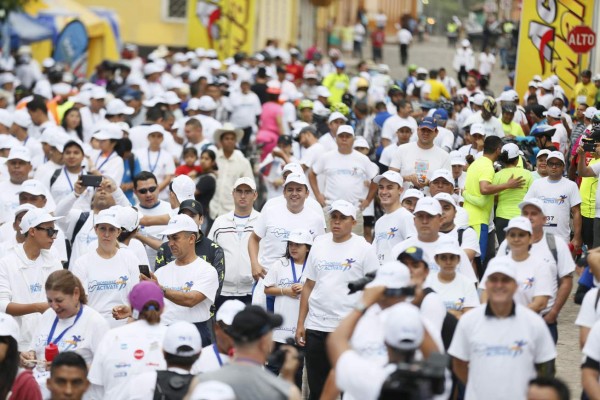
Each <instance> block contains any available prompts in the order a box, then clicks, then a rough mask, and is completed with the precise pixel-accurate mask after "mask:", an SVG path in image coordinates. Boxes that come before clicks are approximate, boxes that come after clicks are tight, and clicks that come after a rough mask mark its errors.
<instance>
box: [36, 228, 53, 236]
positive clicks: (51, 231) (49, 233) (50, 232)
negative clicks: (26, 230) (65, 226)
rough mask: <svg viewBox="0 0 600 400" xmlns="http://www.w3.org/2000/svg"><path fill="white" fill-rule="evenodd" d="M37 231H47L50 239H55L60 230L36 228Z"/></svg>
mask: <svg viewBox="0 0 600 400" xmlns="http://www.w3.org/2000/svg"><path fill="white" fill-rule="evenodd" d="M35 229H37V230H38V231H46V233H47V234H48V237H54V236H55V235H57V234H58V229H54V228H43V227H41V226H36V227H35Z"/></svg>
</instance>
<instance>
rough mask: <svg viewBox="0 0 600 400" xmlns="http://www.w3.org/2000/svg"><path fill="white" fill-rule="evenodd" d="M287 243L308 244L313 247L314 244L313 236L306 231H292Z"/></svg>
mask: <svg viewBox="0 0 600 400" xmlns="http://www.w3.org/2000/svg"><path fill="white" fill-rule="evenodd" d="M286 241H287V242H292V243H297V244H307V245H309V246H312V244H313V236H312V235H311V234H310V232H309V231H307V230H304V229H294V230H293V231H291V232H290V233H289V235H288V237H287V239H286Z"/></svg>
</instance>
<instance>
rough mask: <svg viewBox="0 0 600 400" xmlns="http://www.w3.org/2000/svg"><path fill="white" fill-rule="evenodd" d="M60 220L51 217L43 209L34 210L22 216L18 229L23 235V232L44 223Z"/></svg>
mask: <svg viewBox="0 0 600 400" xmlns="http://www.w3.org/2000/svg"><path fill="white" fill-rule="evenodd" d="M61 218H62V217H53V216H52V215H50V214H49V213H48V212H47V211H46V210H44V209H43V208H35V209H33V210H29V211H27V213H25V215H23V218H22V219H21V223H20V224H19V228H21V233H22V234H25V232H27V231H29V229H31V228H35V227H36V226H39V225H41V224H43V223H45V222H54V221H56V220H59V219H61Z"/></svg>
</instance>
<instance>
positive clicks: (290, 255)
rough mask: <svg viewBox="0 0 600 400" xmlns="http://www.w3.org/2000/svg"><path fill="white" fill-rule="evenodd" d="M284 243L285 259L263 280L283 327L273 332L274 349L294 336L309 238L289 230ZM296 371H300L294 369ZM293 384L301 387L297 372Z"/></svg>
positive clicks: (273, 367)
mask: <svg viewBox="0 0 600 400" xmlns="http://www.w3.org/2000/svg"><path fill="white" fill-rule="evenodd" d="M287 242H288V243H287V249H286V252H285V256H284V257H281V258H280V259H278V260H277V261H275V263H274V264H273V265H272V266H271V268H269V272H267V275H266V276H265V279H264V285H265V294H266V295H271V296H275V313H277V314H280V315H282V316H283V324H282V325H281V326H280V327H279V328H275V329H274V330H273V341H274V342H275V347H276V348H279V347H280V346H281V345H282V344H286V340H287V339H288V338H293V337H294V334H295V333H296V325H297V322H298V313H299V311H300V294H301V293H302V287H303V286H304V281H305V280H306V278H304V277H303V273H304V267H305V266H306V259H307V258H308V253H309V251H310V247H311V246H312V243H313V237H312V235H311V234H310V232H308V231H306V230H293V231H291V232H290V234H289V236H288V238H287ZM280 367H281V365H268V368H269V369H270V370H271V371H273V372H274V373H275V374H278V373H279V368H280ZM298 371H302V368H298ZM297 375H298V374H297ZM296 384H297V385H298V387H302V373H301V372H300V375H299V376H296Z"/></svg>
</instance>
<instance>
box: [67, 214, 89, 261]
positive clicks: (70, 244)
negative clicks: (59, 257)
mask: <svg viewBox="0 0 600 400" xmlns="http://www.w3.org/2000/svg"><path fill="white" fill-rule="evenodd" d="M89 217H90V212H89V211H84V212H82V213H81V214H79V218H78V219H77V222H76V223H75V227H74V228H73V234H72V235H71V240H69V239H65V242H66V244H67V260H69V261H67V262H66V263H63V267H64V268H65V269H68V268H69V264H70V263H71V252H72V251H73V243H74V242H75V238H76V237H77V234H78V233H79V232H80V231H81V228H83V225H84V224H85V221H87V219H88V218H89Z"/></svg>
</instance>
